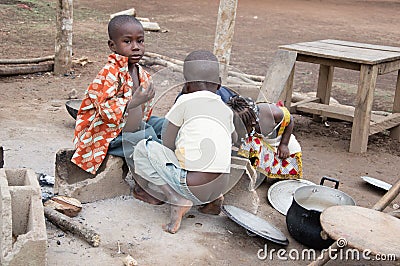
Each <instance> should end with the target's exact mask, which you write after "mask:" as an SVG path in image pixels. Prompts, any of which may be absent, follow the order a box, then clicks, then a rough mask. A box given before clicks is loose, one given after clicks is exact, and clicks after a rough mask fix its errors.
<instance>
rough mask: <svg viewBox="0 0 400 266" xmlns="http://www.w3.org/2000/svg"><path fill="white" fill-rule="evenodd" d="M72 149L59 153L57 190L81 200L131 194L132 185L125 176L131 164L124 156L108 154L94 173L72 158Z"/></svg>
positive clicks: (61, 193)
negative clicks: (85, 169)
mask: <svg viewBox="0 0 400 266" xmlns="http://www.w3.org/2000/svg"><path fill="white" fill-rule="evenodd" d="M73 153H74V150H72V149H61V150H59V151H58V152H57V154H56V165H55V183H54V194H58V195H62V196H68V197H72V198H76V199H78V200H79V201H81V202H82V203H87V202H93V201H97V200H102V199H108V198H114V197H117V196H122V195H129V194H130V191H131V190H130V186H129V185H128V183H127V182H126V181H125V180H124V178H125V176H126V174H127V172H128V168H127V166H126V164H125V162H124V160H123V159H122V158H120V157H116V156H112V155H107V156H106V158H105V160H104V162H103V164H102V165H101V167H100V168H99V170H98V172H97V174H96V175H93V174H90V173H88V172H86V171H84V170H82V169H81V168H79V167H78V166H76V165H75V164H74V163H72V162H71V158H72V155H73Z"/></svg>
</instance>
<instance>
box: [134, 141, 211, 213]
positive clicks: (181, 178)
mask: <svg viewBox="0 0 400 266" xmlns="http://www.w3.org/2000/svg"><path fill="white" fill-rule="evenodd" d="M133 161H134V164H135V173H136V174H138V175H140V176H141V177H142V178H144V179H146V180H147V181H149V182H151V183H153V184H155V185H157V186H161V185H165V184H168V185H169V186H170V187H171V188H173V189H174V190H175V191H176V192H177V193H179V194H180V195H181V196H183V197H185V198H186V199H188V200H190V201H192V202H193V204H194V205H202V204H204V203H205V202H202V201H200V200H199V199H198V198H197V197H196V196H195V195H193V193H192V192H191V191H190V189H189V187H188V186H187V183H186V175H187V171H186V170H185V169H182V168H181V167H180V165H179V162H178V160H177V158H176V156H175V153H174V152H173V151H172V150H170V149H169V148H167V147H165V146H163V145H162V144H160V143H158V142H156V141H154V140H152V139H147V140H146V139H145V140H141V141H139V142H138V143H137V145H136V146H135V148H134V152H133Z"/></svg>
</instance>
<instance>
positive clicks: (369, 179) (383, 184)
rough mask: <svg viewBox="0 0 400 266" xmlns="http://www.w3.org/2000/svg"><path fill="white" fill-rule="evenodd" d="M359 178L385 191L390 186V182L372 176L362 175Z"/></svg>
mask: <svg viewBox="0 0 400 266" xmlns="http://www.w3.org/2000/svg"><path fill="white" fill-rule="evenodd" d="M361 179H362V180H364V181H365V182H367V183H369V184H371V185H373V186H376V187H379V188H381V189H384V190H386V191H387V190H389V189H391V188H392V185H391V184H389V183H386V182H385V181H382V180H379V179H376V178H373V177H369V176H362V177H361Z"/></svg>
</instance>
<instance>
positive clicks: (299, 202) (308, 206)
mask: <svg viewBox="0 0 400 266" xmlns="http://www.w3.org/2000/svg"><path fill="white" fill-rule="evenodd" d="M325 180H329V181H332V182H335V189H333V188H330V187H327V186H324V181H325ZM338 188H339V181H338V180H337V179H334V178H330V177H326V176H324V177H322V179H321V182H320V185H309V186H303V187H300V188H298V189H296V191H295V192H294V195H293V201H292V205H291V206H290V208H289V210H288V212H287V214H286V225H287V228H288V230H289V233H290V234H291V235H292V236H293V238H294V239H296V240H297V241H298V242H300V243H302V244H304V245H306V246H308V247H311V248H314V249H324V248H328V247H329V246H330V245H331V244H332V243H333V242H334V241H333V240H332V239H330V238H329V237H328V236H327V235H326V234H324V233H323V232H322V227H321V223H320V221H319V218H320V215H321V213H322V211H323V210H324V209H326V208H328V207H331V206H335V205H356V204H355V201H354V200H353V199H352V198H351V197H350V196H349V195H347V194H346V193H344V192H342V191H340V190H338Z"/></svg>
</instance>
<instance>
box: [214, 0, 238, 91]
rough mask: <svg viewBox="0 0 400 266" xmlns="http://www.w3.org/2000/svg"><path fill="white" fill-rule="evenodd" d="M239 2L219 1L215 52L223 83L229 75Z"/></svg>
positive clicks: (232, 0) (233, 0)
mask: <svg viewBox="0 0 400 266" xmlns="http://www.w3.org/2000/svg"><path fill="white" fill-rule="evenodd" d="M237 2H238V0H220V3H219V10H218V20H217V28H216V32H215V41H214V54H215V55H216V56H217V58H218V61H219V63H220V76H221V79H222V84H226V81H227V77H228V66H229V61H230V57H231V49H232V39H233V32H234V29H235V18H236V8H237Z"/></svg>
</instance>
